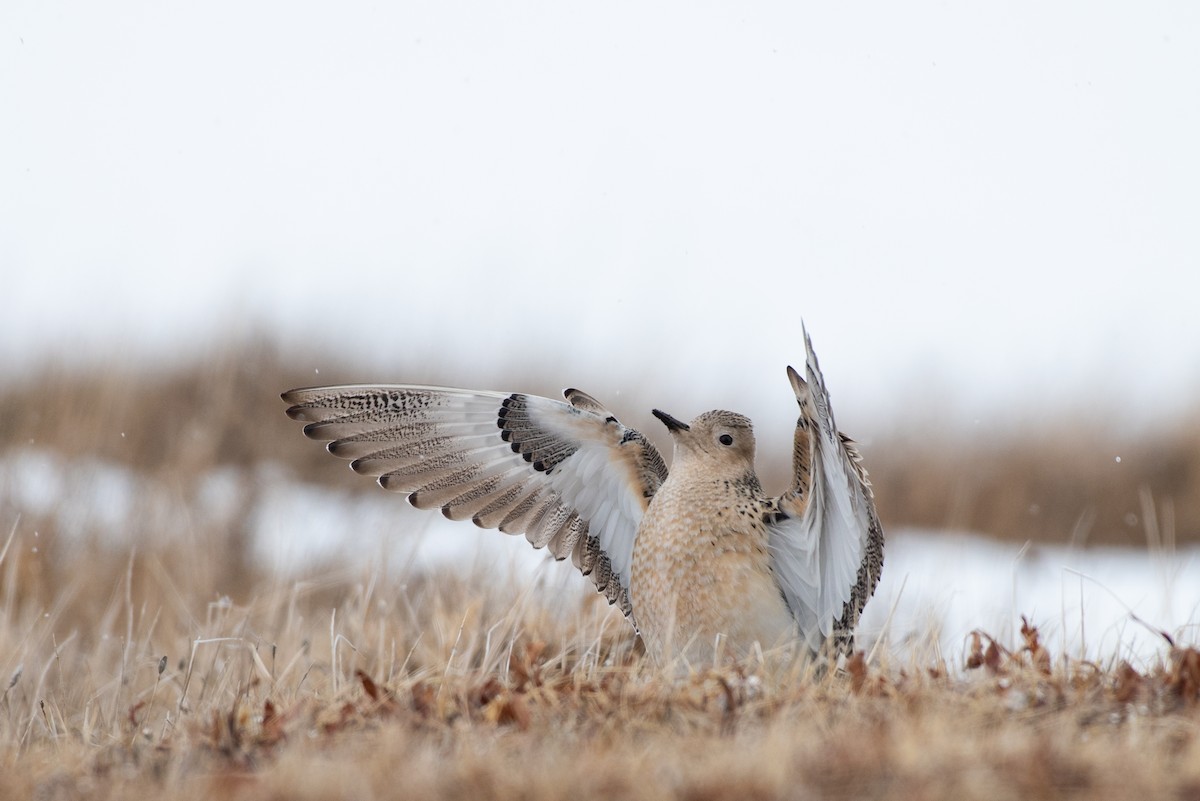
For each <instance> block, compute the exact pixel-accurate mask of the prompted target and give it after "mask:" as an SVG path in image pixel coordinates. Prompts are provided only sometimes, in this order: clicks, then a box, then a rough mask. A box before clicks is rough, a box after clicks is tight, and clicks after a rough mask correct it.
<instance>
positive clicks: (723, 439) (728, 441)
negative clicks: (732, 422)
mask: <svg viewBox="0 0 1200 801" xmlns="http://www.w3.org/2000/svg"><path fill="white" fill-rule="evenodd" d="M717 442H719V443H721V444H722V445H732V444H733V437H731V436H729V435H728V434H722V435H721V436H719V437H718V438H717Z"/></svg>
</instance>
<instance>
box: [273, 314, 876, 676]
mask: <svg viewBox="0 0 1200 801" xmlns="http://www.w3.org/2000/svg"><path fill="white" fill-rule="evenodd" d="M805 348H806V352H807V360H806V372H807V379H808V380H807V381H805V380H804V379H802V378H801V377H800V375H799V374H798V373H796V371H795V370H792V368H790V367H789V368H788V376H789V379H790V380H791V383H792V388H793V391H794V392H795V395H796V401H797V403H798V404H799V407H800V417H799V420H798V422H797V426H796V433H795V438H794V448H793V450H794V453H793V481H792V485H791V486H790V487H789V489H788V491H787V492H785V493H784V494H783V495H781V496H780V497H778V498H769V497H767V496H766V495H765V494H764V493H763V490H762V485H761V484H760V483H759V480H758V477H757V475H756V474H755V472H754V452H755V442H754V432H753V429H752V428H751V425H750V421H749V420H748V419H747V418H745V417H743V416H742V415H739V414H735V413H733V412H726V411H713V412H706V413H705V414H702V415H700V416H699V417H697V418H696V419H695V420H693V421H692V422H691V423H690V424H684V423H681V422H679V421H678V420H676V419H675V418H673V417H671V416H670V415H668V414H666V413H664V412H660V411H658V410H655V415H656V416H658V417H659V419H661V420H662V421H663V422H664V423H665V424H666V426H667V428H668V429H669V430H670V432H671V435H672V439H673V440H674V443H675V456H674V461H673V464H672V468H671V470H670V472H669V473H668V470H667V467H666V465H665V464H664V462H663V460H662V457H661V456H660V455H659V453H658V451H657V450H656V449H655V448H654V446H653V445H652V444H651V443H650V442H649V441H648V440H647V439H646V438H645V437H644V436H643V435H642V434H640V433H639V432H637V431H635V430H633V429H630V428H626V427H625V426H623V425H622V424H621V423H620V422H619V421H618V420H617V418H616V417H615V416H614V415H613V414H611V413H610V412H609V411H608V410H607V409H606V408H605V407H604V406H603V405H602V404H600V403H599V402H598V401H597V400H596V399H594V398H592V397H591V396H590V395H587V394H586V393H583V392H580V391H579V390H575V389H568V390H566V391H565V392H564V393H563V394H564V397H565V399H566V400H565V402H564V401H556V400H550V399H548V398H541V397H537V396H534V395H526V394H522V393H502V392H481V391H475V390H462V389H452V388H447V387H428V386H411V385H393V386H369V385H360V386H336V387H314V388H309V389H295V390H291V391H289V392H286V393H284V395H283V399H284V400H285V401H286V402H287V403H288V404H290V407H289V408H288V410H287V411H288V415H289V416H290V417H292V418H293V419H296V420H301V421H303V422H305V423H306V424H307V425H306V426H305V428H304V433H305V434H306V435H307V436H309V437H310V438H312V439H317V440H322V441H328V443H329V444H328V446H327V447H328V449H329V452H330V453H332V454H334V455H335V456H340V457H342V458H345V459H350V460H351V462H350V466H351V467H352V468H353V469H354V471H355V472H357V473H361V474H364V475H369V476H374V477H376V478H377V480H378V482H379V484H380V485H381V486H383V487H384V488H385V489H389V490H393V491H398V492H404V493H407V494H408V498H409V501H410V502H411V503H412V504H413V505H414V506H416V507H418V508H421V509H435V508H436V509H441V511H442V513H443V514H444V515H445V516H446V517H448V518H451V519H454V520H467V519H470V520H472V521H473V522H474V523H475V524H476V525H479V526H482V527H485V528H499V529H500V530H501V531H505V532H509V533H513V534H518V533H521V534H524V535H525V536H526V538H527V539H528V540H529V541H530V543H532V544H533V546H534V547H535V548H546V549H547V550H549V551H550V552H551V553H552V554H553V555H554V556H555V558H558V559H566V558H567V557H570V558H571V560H572V561H573V563H574V564H575V565H576V567H578V568H579V570H580V571H581V572H582V573H583V574H584V575H587V576H590V577H591V578H592V580H593V581H594V582H595V584H596V588H597V589H598V590H599V591H600V592H601V593H603V594H604V595H605V597H607V599H608V601H609V602H610V603H614V604H617V605H619V606H620V608H621V610H622V611H623V612H624V613H625V614H626V615H627V616H629V617H630V618H631V619H632V621H633V623H634V626H635V627H636V628H637V630H638V631H639V632H640V634H641V636H642V638H643V639H644V641H645V643H646V647H647V650H648V652H649V653H650V654H651V655H652V656H654V657H655V658H656V659H658V660H660V661H668V660H671V659H674V658H675V657H683V658H684V659H686V660H687V661H689V662H698V661H699V662H703V661H709V660H711V659H712V658H713V654H714V653H715V652H714V647H718V648H720V649H721V651H723V652H725V653H731V654H733V655H736V656H742V655H746V654H748V653H750V652H751V651H752V650H753V649H754V647H755V645H756V644H757V645H758V646H760V647H762V648H764V649H765V648H771V647H773V646H776V645H787V644H789V643H792V642H795V641H797V640H800V641H802V642H803V643H804V645H805V646H806V647H807V649H808V650H809V651H812V652H814V653H815V652H817V651H819V650H820V649H821V648H822V646H823V645H824V644H826V643H829V644H830V645H831V646H832V647H833V648H834V649H835V650H836V651H838V652H846V651H848V650H849V649H851V648H852V647H853V630H854V627H855V625H856V624H857V622H858V617H859V614H860V613H861V611H862V608H863V606H864V605H865V604H866V602H867V599H868V598H869V597H870V596H871V594H872V592H874V589H875V584H876V583H877V582H878V580H879V573H880V570H881V568H882V564H883V532H882V529H881V528H880V526H879V520H878V518H877V516H876V514H875V505H874V498H873V495H872V492H871V485H870V482H869V481H868V480H867V474H866V471H865V470H864V469H863V467H862V463H861V457H860V455H859V453H858V450H857V448H856V447H855V445H854V443H853V442H851V441H850V440H849V439H848V438H846V437H845V436H843V435H842V434H840V433H839V432H838V431H837V428H836V426H835V425H834V421H833V415H832V412H831V411H830V408H829V393H828V391H827V390H826V388H825V384H824V379H823V377H822V376H821V372H820V369H819V367H818V365H817V360H816V355H815V354H814V353H813V350H812V343H811V342H810V341H809V339H808V335H807V333H805Z"/></svg>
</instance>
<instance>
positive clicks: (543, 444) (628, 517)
mask: <svg viewBox="0 0 1200 801" xmlns="http://www.w3.org/2000/svg"><path fill="white" fill-rule="evenodd" d="M563 394H564V396H565V397H566V399H567V401H568V402H567V403H564V402H562V401H556V400H550V399H548V398H540V397H537V396H535V395H523V394H520V393H515V394H504V393H500V392H477V391H473V390H464V389H452V388H448V387H424V386H406V385H393V386H339V387H313V388H309V389H293V390H291V391H289V392H285V393H283V396H282V397H283V400H284V401H285V402H286V403H288V404H290V407H289V408H288V410H287V414H288V416H289V417H291V418H292V419H293V420H300V421H302V422H305V423H307V425H306V426H305V427H304V433H305V435H306V436H308V437H309V438H310V439H315V440H320V441H328V442H329V445H328V446H327V448H328V450H329V452H330V453H332V454H333V455H334V456H340V457H342V458H343V459H350V460H352V461H351V462H350V467H351V468H352V469H353V470H354V471H355V472H356V473H361V474H363V475H367V476H375V477H376V478H377V479H378V481H379V484H380V486H382V487H383V488H384V489H388V490H393V491H395V492H406V493H409V495H408V500H409V501H410V502H411V503H412V505H413V506H416V507H417V508H418V509H435V508H440V509H441V510H442V513H443V514H444V515H445V516H446V517H448V518H450V519H452V520H466V519H470V520H472V521H474V523H475V524H476V525H478V526H480V527H482V528H499V529H500V530H501V531H504V532H508V533H510V534H524V535H525V536H526V538H527V539H528V540H529V541H530V542H531V543H532V544H533V546H534V547H535V548H543V547H544V548H547V549H549V551H550V552H551V553H552V554H554V556H555V558H557V559H565V558H567V557H568V556H570V557H571V560H572V561H573V562H574V564H575V566H576V567H578V568H579V570H580V571H581V572H582V573H583V574H584V575H585V576H590V577H591V578H592V580H593V581H594V582H595V584H596V589H597V590H599V591H600V592H601V593H603V594H604V595H605V596H606V597H607V598H608V601H609V603H617V604H619V605H620V607H621V610H622V611H623V612H624V613H625V614H626V615H629V614H631V612H632V608H631V605H630V602H629V574H630V562H631V561H632V558H633V541H634V537H635V535H636V534H637V529H638V525H639V524H640V523H641V520H642V514H643V513H644V512H645V510H646V507H647V506H648V505H649V503H650V499H651V497H653V495H654V493H655V492H656V491H657V490H658V488H659V486H660V485H661V484H662V482H663V481H664V480H665V479H666V476H667V468H666V465H665V464H664V463H663V460H662V457H661V456H660V455H659V453H658V451H657V450H656V449H655V448H654V446H653V445H652V444H651V443H650V442H649V441H648V440H647V439H646V438H645V437H644V436H642V435H641V434H640V433H638V432H637V431H634V430H633V429H630V428H626V427H625V426H623V425H621V423H619V422H618V421H617V418H616V417H614V416H613V415H611V414H609V413H608V411H607V410H606V409H605V408H604V407H603V406H601V405H600V403H598V402H597V401H596V400H595V399H594V398H592V397H590V396H589V395H587V394H586V393H583V392H580V391H579V390H574V389H568V390H566V391H565V392H564V393H563Z"/></svg>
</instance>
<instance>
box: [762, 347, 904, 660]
mask: <svg viewBox="0 0 1200 801" xmlns="http://www.w3.org/2000/svg"><path fill="white" fill-rule="evenodd" d="M804 347H805V350H806V351H807V361H806V372H807V374H808V381H807V382H806V381H804V379H802V378H801V377H800V375H799V374H798V373H797V372H796V371H795V370H793V369H792V368H791V367H789V368H788V378H789V379H790V380H791V382H792V389H793V390H795V393H796V402H797V403H798V404H799V405H800V419H799V420H798V421H797V423H796V435H795V443H794V447H795V450H794V454H793V472H794V476H793V483H792V487H791V488H790V489H789V490H788V491H787V492H785V493H784V494H783V495H781V496H780V497H779V498H777V499H775V509H776V512H777V514H776V515H775V517H774V519H773V520H772V521H771V522H769V523H768V531H769V535H770V549H771V556H772V560H773V565H774V569H775V570H774V572H775V577H776V580H777V581H778V582H779V586H780V590H781V591H782V592H783V596H784V598H785V599H786V600H787V603H788V606H789V607H790V608H791V610H792V614H793V615H794V616H795V618H796V622H797V624H798V626H799V629H800V633H801V636H802V637H803V638H804V639H805V641H806V642H807V644H808V646H809V648H811V649H812V650H813V651H814V652H815V651H817V650H819V649H820V647H821V645H822V644H823V643H824V642H825V641H826V640H827V639H829V638H831V637H832V638H833V640H834V646H835V648H836V650H837V651H839V652H846V653H848V652H849V651H851V650H852V649H853V647H854V627H855V625H856V624H857V623H858V616H859V614H860V613H861V612H862V609H863V606H864V605H866V603H867V599H868V598H870V597H871V594H872V593H874V591H875V585H876V583H878V581H879V574H880V571H881V570H882V568H883V529H882V527H880V525H879V518H878V516H877V515H876V513H875V497H874V494H873V493H872V491H871V482H870V481H869V480H868V479H867V472H866V470H865V469H864V468H863V466H862V457H861V455H860V454H859V452H858V448H857V447H856V446H855V444H854V442H853V441H852V440H850V439H849V438H848V437H846V436H844V435H843V434H841V433H840V432H839V431H838V430H837V426H836V425H835V424H834V420H833V411H832V409H831V408H830V405H829V391H828V390H827V389H826V388H825V378H824V376H822V375H821V369H820V366H819V365H818V364H817V356H816V354H815V353H813V348H812V341H811V340H810V339H809V337H808V332H807V331H805V332H804Z"/></svg>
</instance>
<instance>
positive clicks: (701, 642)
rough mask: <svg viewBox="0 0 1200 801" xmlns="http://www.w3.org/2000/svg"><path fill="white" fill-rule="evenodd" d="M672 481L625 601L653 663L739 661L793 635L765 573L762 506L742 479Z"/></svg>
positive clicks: (642, 531)
mask: <svg viewBox="0 0 1200 801" xmlns="http://www.w3.org/2000/svg"><path fill="white" fill-rule="evenodd" d="M698 473H700V471H691V470H680V471H678V472H677V473H672V474H671V476H670V477H669V478H668V479H667V481H666V483H664V484H663V486H662V487H661V488H660V490H659V492H658V493H657V494H656V495H655V496H654V499H653V501H652V502H651V504H650V506H649V508H648V509H647V511H646V515H645V517H644V518H643V520H642V524H641V527H640V528H639V530H638V536H637V541H636V543H635V545H634V558H633V571H632V576H631V582H630V594H631V597H632V599H633V604H634V608H635V609H636V610H637V611H636V617H637V624H638V628H639V631H640V632H641V635H642V638H643V639H644V640H645V643H646V648H647V651H648V652H649V653H650V654H651V655H652V656H653V657H655V658H656V659H658V661H660V662H667V661H670V660H671V659H673V658H674V657H676V656H680V655H682V656H684V657H685V658H686V659H687V660H688V661H689V662H705V661H711V660H712V658H713V655H714V647H716V645H717V642H718V638H720V639H721V640H723V644H722V646H721V648H722V650H723V652H724V653H726V654H729V655H731V656H735V657H738V656H744V655H746V654H748V653H750V652H752V650H753V648H754V644H755V643H756V642H757V643H758V644H759V645H760V646H761V647H762V648H764V649H767V648H771V647H773V646H775V645H778V644H780V643H783V642H786V641H789V640H790V639H791V638H794V637H795V629H794V621H793V618H792V615H791V613H790V612H789V611H788V608H787V605H786V603H785V602H784V600H783V596H782V595H781V594H780V591H779V588H778V586H777V585H776V583H775V580H774V578H773V577H772V575H771V569H770V556H769V553H768V551H767V532H766V528H765V526H764V524H763V521H762V514H763V505H764V501H763V499H762V498H761V497H760V496H761V489H760V488H759V487H758V481H757V479H755V478H754V477H753V474H748V475H747V476H745V477H743V478H742V480H730V479H722V478H712V477H707V476H705V475H703V474H702V473H700V474H698Z"/></svg>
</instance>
